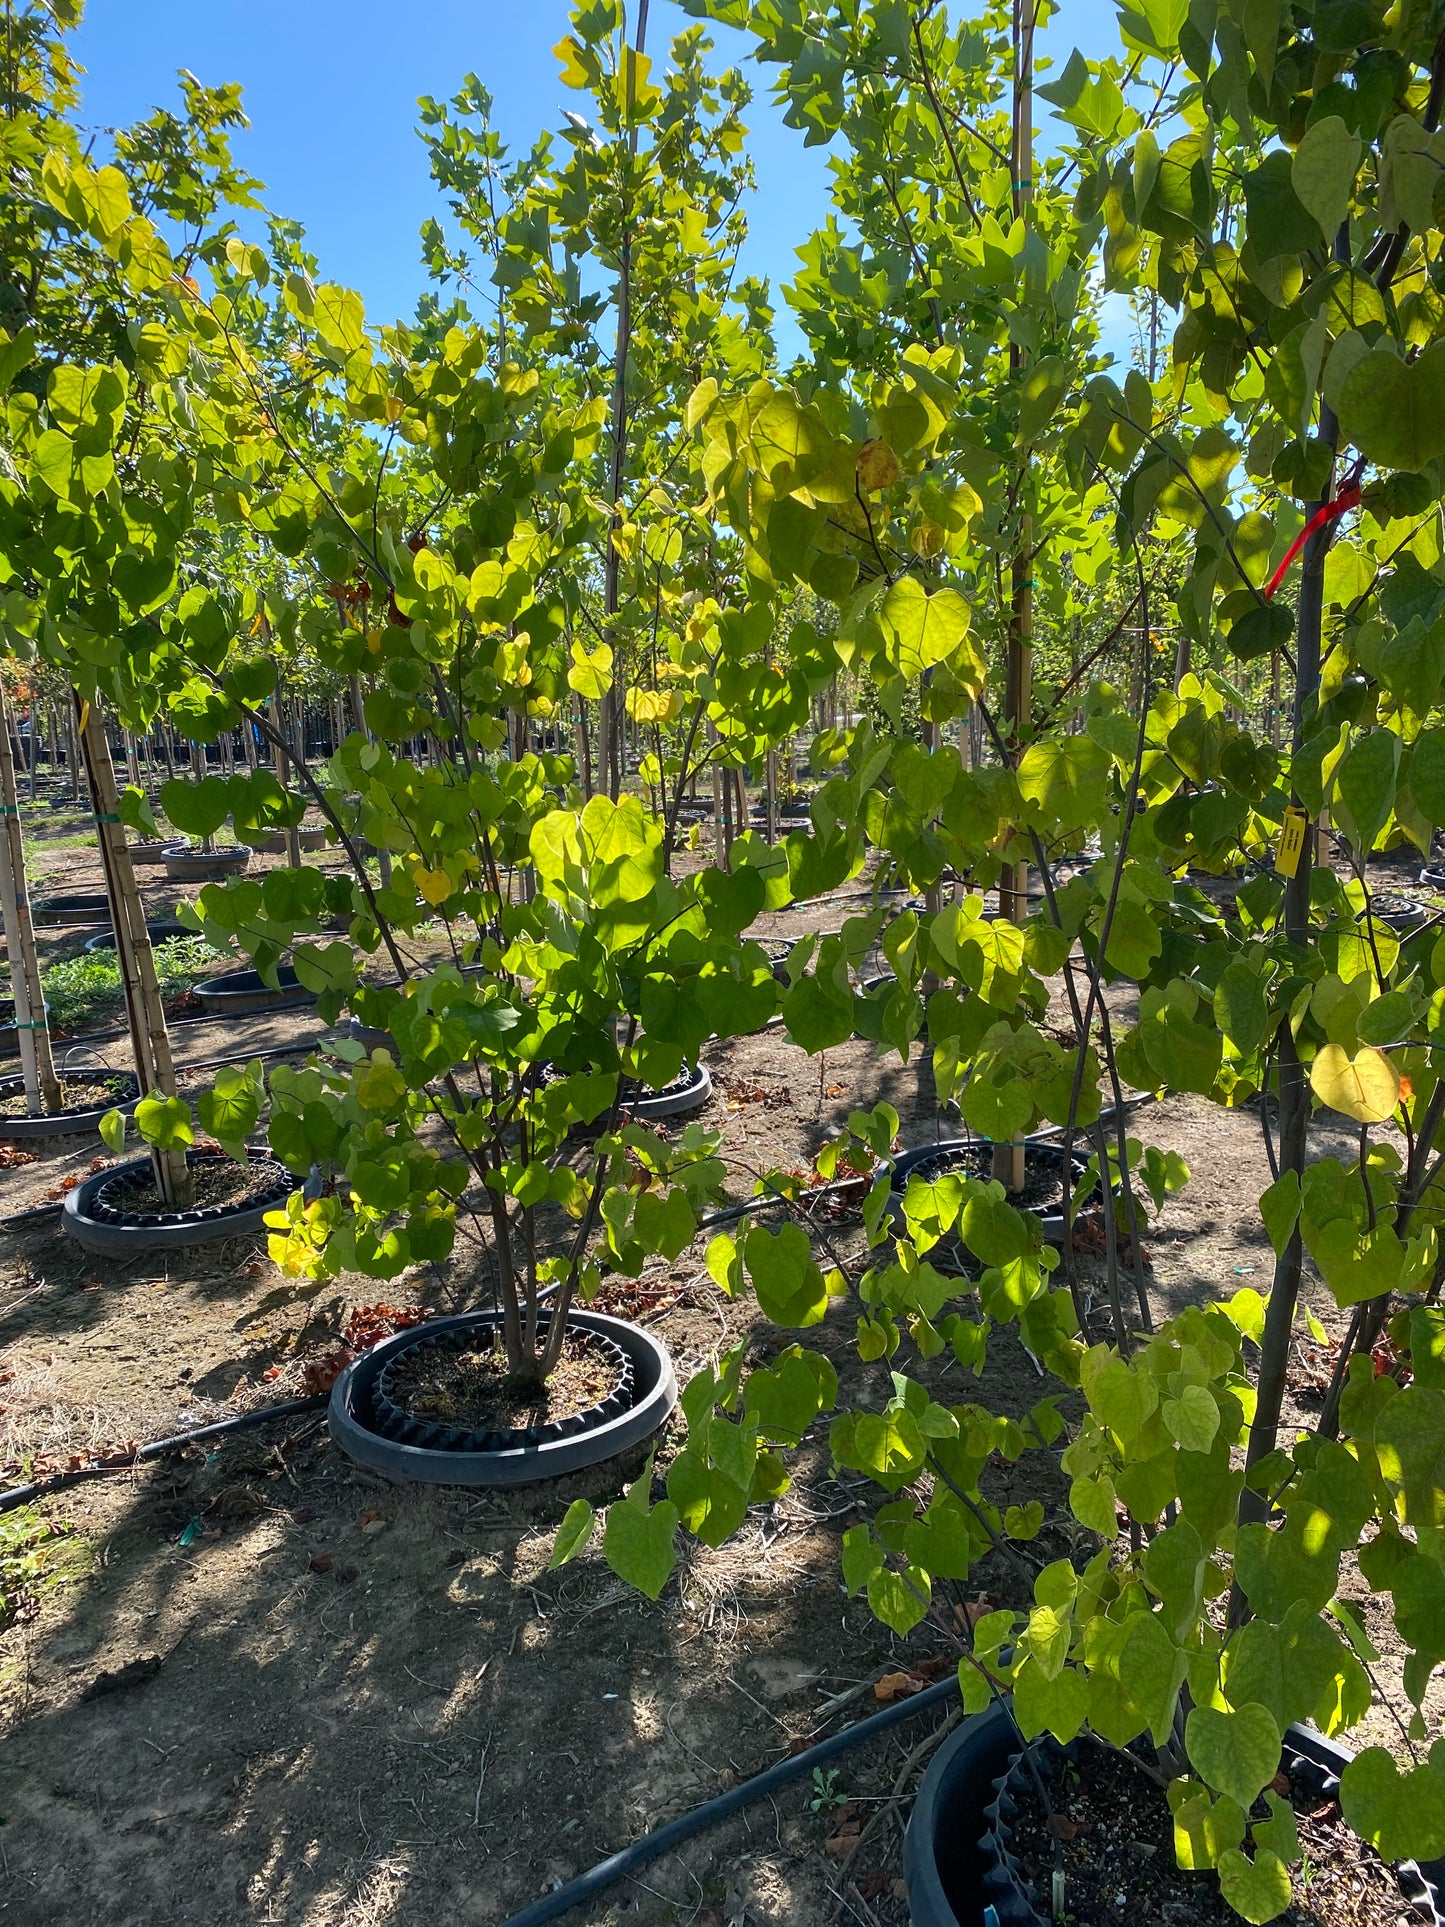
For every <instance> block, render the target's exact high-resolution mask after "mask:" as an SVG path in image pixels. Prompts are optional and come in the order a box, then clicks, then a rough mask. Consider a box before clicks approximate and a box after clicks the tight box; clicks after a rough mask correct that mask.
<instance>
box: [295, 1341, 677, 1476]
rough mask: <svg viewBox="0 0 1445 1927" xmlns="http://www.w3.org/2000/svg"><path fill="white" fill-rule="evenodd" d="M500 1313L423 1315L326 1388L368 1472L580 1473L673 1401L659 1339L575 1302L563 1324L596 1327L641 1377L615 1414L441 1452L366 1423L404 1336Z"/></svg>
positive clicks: (335, 1419)
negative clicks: (539, 1434)
mask: <svg viewBox="0 0 1445 1927" xmlns="http://www.w3.org/2000/svg"><path fill="white" fill-rule="evenodd" d="M499 1317H500V1314H499V1313H497V1312H461V1313H458V1314H455V1315H453V1316H451V1317H448V1318H434V1319H428V1320H427V1321H426V1323H425V1324H422V1325H412V1326H409V1327H408V1328H407V1330H406V1331H404V1332H395V1333H393V1335H392V1336H391V1337H390V1338H384V1339H383V1340H382V1341H381V1343H380V1344H379V1345H374V1346H373V1347H372V1348H371V1350H370V1351H368V1352H364V1353H363V1354H362V1356H361V1357H360V1358H358V1359H356V1360H355V1361H354V1363H352V1364H350V1365H348V1366H347V1367H346V1369H345V1371H343V1372H342V1373H341V1375H340V1377H339V1378H338V1379H337V1381H336V1383H335V1385H334V1386H333V1387H332V1389H331V1404H330V1406H329V1408H328V1411H327V1426H328V1429H329V1430H330V1433H331V1436H332V1438H333V1439H334V1440H335V1441H336V1443H337V1445H339V1446H340V1447H341V1449H342V1451H343V1452H345V1453H346V1454H347V1456H348V1457H349V1458H351V1459H354V1460H355V1461H356V1462H357V1464H359V1465H364V1466H366V1467H367V1468H368V1469H369V1470H371V1471H373V1472H380V1473H381V1474H383V1475H384V1476H385V1477H387V1478H390V1479H393V1480H396V1481H398V1482H401V1481H411V1482H413V1483H415V1484H418V1485H463V1486H513V1485H531V1484H534V1483H536V1482H537V1481H539V1480H543V1479H550V1478H556V1477H559V1476H561V1475H563V1474H565V1473H568V1472H576V1471H581V1470H583V1469H584V1468H586V1467H588V1466H593V1465H600V1464H602V1463H604V1461H606V1460H607V1459H612V1458H616V1457H617V1456H618V1455H619V1454H620V1453H622V1452H626V1451H628V1450H629V1449H630V1448H631V1447H632V1446H634V1445H638V1444H640V1443H641V1442H642V1440H644V1439H647V1438H650V1437H651V1436H652V1434H653V1433H654V1432H656V1431H657V1430H658V1429H659V1427H660V1426H661V1425H662V1423H663V1421H664V1420H665V1419H666V1418H667V1416H668V1414H669V1413H670V1412H671V1411H672V1408H673V1406H674V1405H675V1404H676V1403H677V1376H676V1373H675V1371H674V1370H673V1364H672V1355H671V1353H670V1352H669V1351H668V1349H667V1347H666V1346H665V1345H664V1344H663V1343H662V1341H661V1340H660V1339H659V1338H657V1337H656V1336H655V1335H654V1334H653V1333H652V1332H649V1331H646V1330H644V1329H643V1327H642V1326H641V1325H634V1324H632V1323H631V1322H630V1321H629V1320H627V1319H625V1318H613V1317H611V1316H610V1315H609V1314H608V1313H606V1312H595V1311H586V1310H584V1309H583V1308H581V1307H580V1306H574V1307H573V1308H572V1309H571V1310H570V1311H569V1312H568V1314H567V1322H568V1324H569V1325H570V1324H577V1325H580V1326H582V1327H583V1328H584V1329H585V1330H591V1331H596V1332H599V1333H601V1334H602V1335H603V1336H604V1337H607V1338H610V1339H612V1340H613V1342H614V1343H615V1344H617V1345H619V1346H620V1347H621V1348H622V1350H623V1351H624V1352H626V1353H627V1355H628V1357H629V1358H630V1359H631V1360H632V1366H633V1371H634V1373H635V1374H636V1376H637V1381H638V1396H637V1399H636V1401H635V1402H634V1404H633V1405H632V1406H630V1407H629V1409H628V1410H627V1411H625V1412H622V1413H619V1414H618V1416H617V1417H616V1418H613V1419H609V1420H608V1421H606V1422H605V1423H604V1424H602V1425H598V1426H595V1427H593V1428H592V1429H590V1430H587V1431H582V1432H577V1433H574V1434H572V1435H571V1436H570V1437H567V1438H560V1439H543V1440H540V1441H538V1442H537V1443H535V1444H526V1445H516V1446H509V1447H507V1448H506V1449H504V1450H502V1451H499V1452H446V1451H439V1450H436V1449H433V1448H428V1447H425V1446H417V1445H403V1444H401V1443H399V1442H398V1441H397V1440H395V1439H389V1438H385V1437H383V1436H382V1435H381V1434H379V1433H376V1432H373V1431H372V1430H371V1429H370V1427H369V1426H368V1425H367V1423H366V1416H367V1402H368V1400H369V1398H370V1392H371V1387H372V1385H373V1384H374V1383H375V1381H376V1379H377V1378H378V1377H379V1376H380V1374H381V1371H382V1369H383V1368H384V1367H385V1365H386V1364H387V1363H388V1362H389V1360H390V1358H391V1357H392V1356H393V1354H394V1353H395V1352H396V1351H398V1350H401V1349H403V1348H404V1341H407V1340H411V1341H412V1342H413V1343H414V1342H415V1337H414V1334H416V1333H417V1332H423V1333H426V1332H432V1333H435V1334H437V1335H441V1334H443V1333H445V1332H449V1331H458V1330H463V1329H465V1328H466V1327H468V1326H471V1325H477V1324H483V1325H490V1324H494V1323H496V1322H497V1320H498V1318H499Z"/></svg>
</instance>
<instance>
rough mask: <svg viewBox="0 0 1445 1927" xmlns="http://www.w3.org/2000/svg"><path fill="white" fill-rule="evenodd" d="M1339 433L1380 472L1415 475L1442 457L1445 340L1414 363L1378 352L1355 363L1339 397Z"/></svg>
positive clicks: (1388, 352) (1384, 350)
mask: <svg viewBox="0 0 1445 1927" xmlns="http://www.w3.org/2000/svg"><path fill="white" fill-rule="evenodd" d="M1338 414H1339V418H1340V430H1341V433H1342V434H1343V435H1344V436H1345V437H1346V439H1347V440H1349V441H1351V442H1353V443H1354V445H1355V447H1356V448H1358V449H1359V451H1360V453H1361V454H1362V455H1363V456H1365V457H1366V458H1367V460H1369V461H1372V462H1376V463H1378V464H1379V466H1380V467H1381V468H1397V469H1404V470H1406V471H1408V472H1409V473H1411V474H1418V473H1419V471H1420V470H1421V469H1423V468H1424V467H1426V466H1427V464H1428V463H1430V462H1431V461H1433V460H1434V458H1435V457H1436V456H1437V455H1440V454H1445V341H1435V342H1432V343H1431V344H1430V346H1429V347H1428V348H1426V349H1425V351H1424V353H1423V354H1421V355H1420V356H1419V358H1418V359H1417V360H1415V361H1413V362H1405V361H1402V360H1401V359H1400V357H1399V356H1398V355H1397V354H1395V353H1394V352H1393V351H1392V350H1390V349H1388V348H1376V349H1374V350H1373V351H1372V352H1371V353H1370V354H1367V355H1363V356H1361V358H1360V359H1359V360H1358V361H1357V362H1356V363H1355V365H1354V367H1353V368H1352V369H1351V370H1350V372H1349V374H1348V375H1347V376H1346V377H1345V380H1344V383H1343V385H1342V386H1341V388H1340V392H1339V407H1338Z"/></svg>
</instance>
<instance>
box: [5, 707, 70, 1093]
mask: <svg viewBox="0 0 1445 1927" xmlns="http://www.w3.org/2000/svg"><path fill="white" fill-rule="evenodd" d="M0 717H3V718H4V727H3V728H0V811H3V816H4V826H3V835H0V909H3V911H4V915H5V949H6V954H7V955H8V957H9V959H10V994H11V998H12V1000H13V1002H14V1005H15V1034H16V1037H17V1039H18V1041H19V1046H20V1070H21V1075H22V1076H23V1077H24V1079H25V1108H26V1110H27V1112H28V1113H29V1114H30V1116H31V1117H39V1116H40V1115H41V1114H42V1112H53V1111H58V1110H60V1109H61V1108H62V1105H63V1103H64V1099H63V1097H62V1095H61V1089H60V1079H59V1078H58V1077H57V1076H56V1074H55V1059H54V1056H53V1055H52V1053H51V1049H50V1026H49V1024H48V1023H47V1021H46V1016H45V995H44V992H43V990H42V989H41V984H40V959H39V956H38V954H37V951H36V948H35V926H34V925H33V924H32V922H31V920H30V893H29V890H28V888H27V886H26V880H25V842H24V837H23V836H22V834H21V829H20V802H19V794H18V792H17V790H16V786H15V761H14V758H13V756H12V755H11V752H10V726H9V714H8V705H7V704H6V702H5V692H4V688H3V685H0Z"/></svg>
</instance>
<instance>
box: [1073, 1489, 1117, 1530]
mask: <svg viewBox="0 0 1445 1927" xmlns="http://www.w3.org/2000/svg"><path fill="white" fill-rule="evenodd" d="M1117 1505H1118V1499H1117V1497H1116V1495H1115V1492H1114V1486H1113V1482H1112V1480H1110V1479H1108V1478H1105V1477H1102V1476H1101V1477H1099V1478H1094V1479H1075V1480H1074V1482H1073V1484H1072V1485H1071V1486H1070V1487H1069V1510H1070V1511H1071V1512H1072V1513H1073V1515H1074V1517H1075V1518H1076V1519H1077V1520H1078V1521H1079V1524H1080V1525H1084V1526H1087V1527H1088V1528H1089V1530H1090V1532H1097V1533H1098V1535H1099V1537H1100V1538H1101V1539H1112V1538H1113V1536H1114V1534H1115V1533H1116V1532H1117V1531H1118V1529H1119V1520H1118V1514H1117V1511H1116V1507H1117Z"/></svg>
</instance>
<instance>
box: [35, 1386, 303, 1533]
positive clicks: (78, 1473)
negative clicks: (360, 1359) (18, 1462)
mask: <svg viewBox="0 0 1445 1927" xmlns="http://www.w3.org/2000/svg"><path fill="white" fill-rule="evenodd" d="M325 1403H326V1394H325V1393H324V1392H322V1393H318V1394H317V1395H316V1396H315V1397H314V1398H291V1399H287V1400H285V1402H284V1403H283V1404H280V1405H259V1406H257V1407H256V1409H255V1410H254V1411H251V1412H236V1413H234V1414H233V1415H232V1416H231V1417H230V1418H223V1419H217V1420H216V1422H215V1423H214V1424H213V1425H198V1426H197V1427H196V1428H195V1430H194V1431H191V1432H176V1433H174V1434H173V1435H172V1436H171V1437H170V1438H168V1439H153V1440H152V1441H151V1443H150V1444H149V1445H142V1446H140V1447H139V1448H138V1449H137V1450H136V1451H134V1452H130V1453H127V1454H126V1455H125V1456H124V1457H123V1458H110V1459H103V1460H99V1461H97V1462H96V1463H95V1464H93V1465H78V1466H73V1467H71V1468H70V1469H69V1470H67V1471H65V1472H53V1473H51V1475H50V1476H49V1478H45V1479H35V1480H33V1481H32V1483H31V1484H29V1485H14V1486H11V1488H10V1490H9V1491H8V1492H0V1512H13V1511H14V1509H15V1507H16V1506H18V1505H29V1504H30V1503H31V1501H32V1500H34V1499H47V1498H49V1496H50V1494H51V1493H52V1492H60V1491H62V1490H63V1489H64V1488H65V1487H66V1486H68V1485H78V1484H79V1483H80V1481H81V1480H82V1479H98V1478H100V1476H101V1475H102V1474H103V1473H106V1472H129V1471H130V1470H131V1469H132V1467H134V1466H137V1465H143V1464H144V1463H145V1462H146V1461H147V1460H148V1459H158V1458H161V1457H162V1456H163V1455H164V1454H165V1453H167V1452H179V1451H181V1450H182V1449H183V1448H184V1447H185V1446H187V1445H199V1444H200V1443H201V1441H202V1440H203V1439H218V1438H223V1437H224V1436H225V1435H226V1434H227V1433H228V1432H244V1431H246V1430H247V1429H248V1428H249V1427H250V1426H252V1425H264V1424H265V1423H266V1421H267V1420H268V1419H273V1418H295V1417H297V1416H298V1415H299V1414H300V1413H302V1412H314V1411H316V1410H317V1409H318V1408H319V1407H321V1406H323V1405H325Z"/></svg>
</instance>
